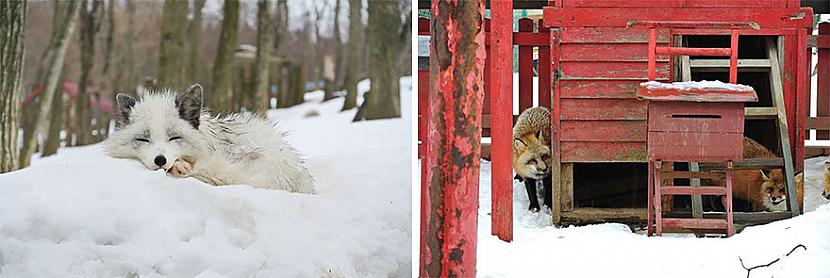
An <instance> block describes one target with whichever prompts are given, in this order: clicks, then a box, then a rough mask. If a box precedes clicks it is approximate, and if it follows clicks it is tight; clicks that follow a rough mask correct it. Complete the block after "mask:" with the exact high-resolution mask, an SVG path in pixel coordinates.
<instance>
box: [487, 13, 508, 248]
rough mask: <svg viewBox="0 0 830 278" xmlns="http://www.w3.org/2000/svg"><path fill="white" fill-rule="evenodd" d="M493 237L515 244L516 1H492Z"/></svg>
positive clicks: (491, 151) (491, 153) (491, 152)
mask: <svg viewBox="0 0 830 278" xmlns="http://www.w3.org/2000/svg"><path fill="white" fill-rule="evenodd" d="M490 17H491V23H492V24H491V26H490V30H491V31H492V32H491V38H492V40H491V41H492V44H491V45H490V54H492V55H493V57H495V59H491V60H490V62H491V65H492V66H493V68H492V69H490V74H491V78H490V82H491V84H490V90H491V91H490V112H491V115H492V116H491V126H492V128H491V137H492V144H491V150H490V155H491V157H492V171H491V174H492V177H491V183H492V185H491V186H492V189H491V190H492V199H493V200H492V201H493V204H492V205H493V206H492V210H493V211H492V213H491V217H492V221H493V222H492V224H493V230H492V234H493V235H496V236H498V237H499V239H501V240H504V241H508V242H509V241H512V240H513V169H512V166H511V163H512V156H513V153H512V144H513V131H512V129H513V59H512V57H513V1H491V2H490Z"/></svg>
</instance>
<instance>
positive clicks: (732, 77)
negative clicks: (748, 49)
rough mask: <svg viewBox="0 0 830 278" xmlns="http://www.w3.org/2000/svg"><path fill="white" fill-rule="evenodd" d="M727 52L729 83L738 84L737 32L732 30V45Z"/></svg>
mask: <svg viewBox="0 0 830 278" xmlns="http://www.w3.org/2000/svg"><path fill="white" fill-rule="evenodd" d="M730 46H731V49H730V50H729V83H732V84H738V30H737V29H732V43H731V44H730Z"/></svg>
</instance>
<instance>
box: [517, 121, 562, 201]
mask: <svg viewBox="0 0 830 278" xmlns="http://www.w3.org/2000/svg"><path fill="white" fill-rule="evenodd" d="M513 169H514V170H516V178H517V179H519V180H523V181H524V183H525V189H526V190H527V198H528V199H530V207H529V209H530V211H533V212H536V211H539V199H538V198H537V197H536V181H538V180H540V179H543V183H544V189H545V195H544V197H545V198H544V202H545V205H546V206H548V207H551V204H552V201H553V198H552V197H551V194H552V192H551V182H552V181H551V168H550V111H548V109H547V108H544V107H534V108H530V109H527V110H525V111H524V112H522V114H521V115H519V119H518V120H516V126H515V127H513Z"/></svg>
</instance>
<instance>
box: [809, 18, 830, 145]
mask: <svg viewBox="0 0 830 278" xmlns="http://www.w3.org/2000/svg"><path fill="white" fill-rule="evenodd" d="M808 45H811V46H813V47H815V48H817V52H818V65H817V66H816V75H817V76H816V80H817V82H816V83H817V88H816V92H817V94H816V98H815V101H816V116H814V117H812V116H810V115H809V114H808V117H807V129H813V130H816V135H815V137H813V138H811V139H816V140H830V22H823V23H819V25H818V36H815V37H813V38H812V40H808ZM811 99H812V98H810V97H809V96H808V97H807V110H809V109H810V103H811ZM806 149H807V150H806V152H807V153H808V156H814V155H830V147H828V146H809V147H806Z"/></svg>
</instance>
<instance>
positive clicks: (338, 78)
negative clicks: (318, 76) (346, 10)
mask: <svg viewBox="0 0 830 278" xmlns="http://www.w3.org/2000/svg"><path fill="white" fill-rule="evenodd" d="M340 2H341V0H337V1H336V2H335V4H334V26H333V29H334V43H335V44H337V48H336V50H335V58H334V84H332V91H342V90H343V80H345V75H346V63H344V61H345V59H346V57H345V56H346V48H344V47H343V36H342V35H341V34H340V6H341V5H340Z"/></svg>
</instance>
